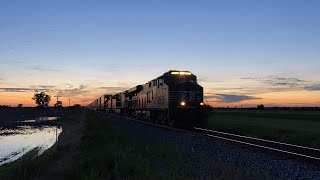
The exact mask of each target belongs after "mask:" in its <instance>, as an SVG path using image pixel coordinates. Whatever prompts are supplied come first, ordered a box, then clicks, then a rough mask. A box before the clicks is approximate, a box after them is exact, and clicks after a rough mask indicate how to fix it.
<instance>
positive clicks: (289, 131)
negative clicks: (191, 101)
mask: <svg viewBox="0 0 320 180" xmlns="http://www.w3.org/2000/svg"><path fill="white" fill-rule="evenodd" d="M209 128H210V129H215V130H221V131H226V132H231V133H237V134H242V135H248V136H253V137H259V138H264V139H269V140H276V141H282V142H287V143H292V144H299V145H305V146H310V147H315V148H320V112H319V111H298V110H262V111H259V110H241V109H239V110H234V109H233V110H214V111H213V112H211V113H210V115H209Z"/></svg>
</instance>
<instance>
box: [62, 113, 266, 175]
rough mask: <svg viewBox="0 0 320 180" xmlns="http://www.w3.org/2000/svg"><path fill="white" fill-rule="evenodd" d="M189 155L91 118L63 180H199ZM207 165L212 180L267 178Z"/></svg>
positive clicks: (173, 146) (227, 167) (139, 134)
mask: <svg viewBox="0 0 320 180" xmlns="http://www.w3.org/2000/svg"><path fill="white" fill-rule="evenodd" d="M191 153H192V152H190V151H188V150H186V149H184V148H182V147H179V146H178V145H175V144H170V143H166V142H161V141H157V140H156V139H153V138H152V137H148V136H146V135H145V134H143V133H142V132H137V131H133V130H131V129H129V128H123V127H121V125H117V124H116V123H115V122H112V124H111V123H110V122H108V120H107V119H101V118H98V117H97V116H95V115H94V114H90V115H89V116H88V121H87V129H86V132H85V136H84V139H83V144H82V155H81V157H80V159H78V160H77V161H76V162H75V163H74V165H73V167H72V168H71V169H69V170H68V171H67V172H66V179H198V178H199V177H198V176H199V175H197V174H196V172H194V170H195V168H194V167H193V161H194V159H193V160H192V158H191ZM197 160H198V159H197ZM206 163H207V165H208V166H209V167H211V168H212V172H213V174H214V176H213V175H212V177H211V178H212V179H213V178H218V179H235V178H236V179H247V178H248V177H251V178H252V177H262V179H264V178H265V177H269V176H267V175H265V174H264V175H261V174H257V173H255V172H252V171H250V170H247V169H245V168H239V169H234V168H232V167H231V166H230V165H228V164H226V163H224V162H206Z"/></svg>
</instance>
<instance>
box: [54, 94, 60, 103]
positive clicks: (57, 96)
mask: <svg viewBox="0 0 320 180" xmlns="http://www.w3.org/2000/svg"><path fill="white" fill-rule="evenodd" d="M54 97H56V98H57V105H58V101H59V97H62V96H60V95H59V94H57V95H56V96H54Z"/></svg>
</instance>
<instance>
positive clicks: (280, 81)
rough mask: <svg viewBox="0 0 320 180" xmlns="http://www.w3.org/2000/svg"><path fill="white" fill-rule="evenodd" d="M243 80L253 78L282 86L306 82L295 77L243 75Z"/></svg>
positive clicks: (295, 85) (293, 85) (271, 84)
mask: <svg viewBox="0 0 320 180" xmlns="http://www.w3.org/2000/svg"><path fill="white" fill-rule="evenodd" d="M241 79H244V80H254V81H258V82H260V83H264V84H267V85H270V86H282V87H302V86H304V85H306V84H307V83H308V81H306V80H302V79H298V78H295V77H275V76H266V77H244V78H241Z"/></svg>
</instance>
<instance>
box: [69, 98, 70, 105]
mask: <svg viewBox="0 0 320 180" xmlns="http://www.w3.org/2000/svg"><path fill="white" fill-rule="evenodd" d="M69 107H70V98H69Z"/></svg>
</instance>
